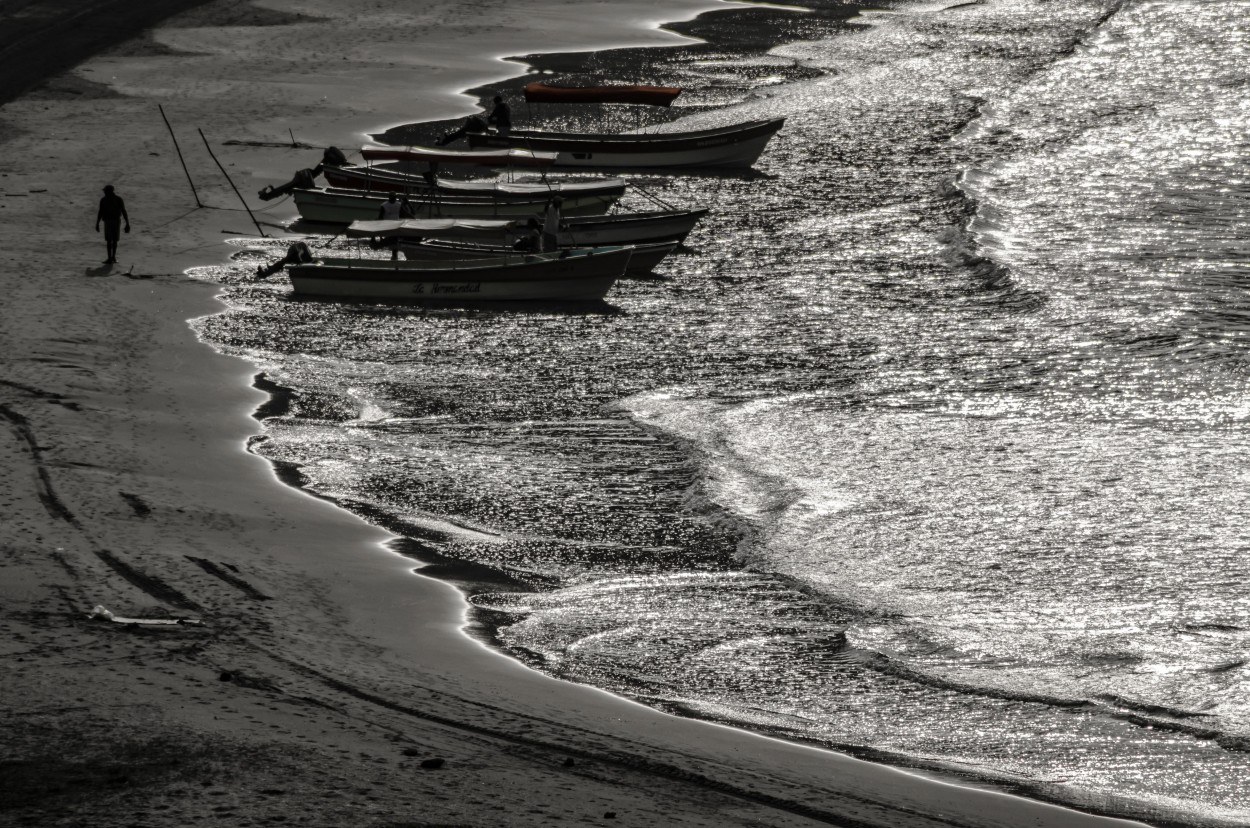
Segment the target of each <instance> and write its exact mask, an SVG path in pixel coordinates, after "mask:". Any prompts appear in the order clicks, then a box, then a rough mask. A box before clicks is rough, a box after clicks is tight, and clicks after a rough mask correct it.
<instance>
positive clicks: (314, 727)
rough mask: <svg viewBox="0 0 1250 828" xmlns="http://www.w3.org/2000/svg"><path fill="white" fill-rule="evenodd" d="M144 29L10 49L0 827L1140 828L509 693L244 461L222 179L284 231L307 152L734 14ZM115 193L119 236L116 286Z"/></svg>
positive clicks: (261, 218) (185, 15)
mask: <svg viewBox="0 0 1250 828" xmlns="http://www.w3.org/2000/svg"><path fill="white" fill-rule="evenodd" d="M132 5H135V4H132ZM137 5H139V6H142V7H144V9H146V11H147V12H148V13H149V14H148V15H147V16H144V15H140V14H138V13H136V14H135V15H134V16H133V17H132V16H127V17H125V18H123V17H119V16H118V13H117V12H116V10H115V9H114V8H113V7H111V6H110V5H108V4H99V5H98V6H93V7H92V9H91V10H90V11H89V12H88V13H84V15H83V16H82V17H80V18H76V22H75V25H76V26H78V27H82V28H81V29H75V31H78V32H80V33H83V36H82V37H78V36H77V35H76V36H75V39H74V40H73V43H74V44H75V45H73V46H72V47H71V46H70V45H69V43H70V42H69V40H66V49H65V50H62V55H63V56H64V55H65V54H68V55H70V56H71V57H72V56H75V55H76V56H77V57H80V58H82V59H83V60H84V62H82V63H78V64H77V65H75V66H74V68H73V69H71V70H70V71H68V72H65V73H63V74H51V73H55V72H57V71H59V70H60V69H62V68H64V67H62V66H60V65H58V64H57V63H55V62H49V63H47V64H41V63H38V62H36V57H37V56H38V55H40V54H41V52H42V51H43V50H45V49H46V47H47V45H48V44H49V43H56V42H57V38H58V37H59V35H57V34H55V33H49V32H48V31H47V30H41V29H39V28H37V27H32V28H30V29H29V30H24V31H29V33H30V36H29V37H25V38H24V39H19V40H18V42H17V43H16V44H15V45H14V46H11V47H9V48H8V49H7V51H6V52H4V53H3V57H4V59H5V60H7V61H16V62H17V63H23V61H25V63H23V65H30V66H42V68H41V69H40V70H39V71H40V73H41V74H42V76H43V78H44V82H43V83H42V84H39V83H36V82H35V81H34V80H32V79H31V78H30V77H28V76H19V75H17V74H11V75H10V76H9V77H10V82H9V86H8V87H5V88H4V89H0V100H4V101H6V102H5V103H3V105H2V106H0V140H2V141H3V148H4V155H5V159H4V161H3V162H0V211H2V212H0V282H2V284H3V291H4V298H3V300H0V347H2V348H3V353H4V358H3V361H2V362H0V420H3V423H4V426H5V431H4V435H5V436H4V439H3V440H0V457H2V458H3V462H4V466H5V468H6V469H7V470H8V473H7V474H6V475H4V476H3V478H2V480H0V515H2V516H3V517H2V519H0V552H2V556H0V630H2V631H3V637H2V638H0V658H2V659H3V663H4V666H5V678H4V680H3V682H0V702H2V705H0V709H2V710H3V712H2V713H0V716H2V717H3V731H2V732H3V737H2V738H0V824H3V825H64V826H71V825H93V826H112V825H131V826H183V825H189V824H193V823H197V824H218V825H231V826H235V825H261V824H281V823H287V824H296V825H304V826H344V825H353V826H355V825H360V826H364V825H377V826H435V825H447V826H450V825H474V826H500V825H508V826H530V825H533V826H538V825H551V824H554V823H563V824H574V825H586V824H595V825H598V824H610V825H638V826H643V825H647V826H654V825H677V824H680V825H691V826H699V825H705V826H733V825H742V826H747V825H755V826H760V825H765V826H790V825H793V826H801V825H839V826H903V827H904V828H906V827H907V826H937V825H943V826H951V825H959V826H1024V825H1029V826H1056V827H1058V826H1091V828H1092V826H1099V825H1105V826H1111V825H1128V824H1132V823H1127V822H1124V821H1117V820H1111V819H1106V818H1102V817H1098V816H1091V815H1085V814H1079V813H1076V812H1073V811H1069V810H1065V809H1061V808H1057V807H1054V806H1050V805H1047V804H1042V803H1037V802H1033V801H1029V800H1026V799H1021V798H1017V797H1012V796H1009V795H1006V794H1003V793H999V792H994V791H987V790H980V789H975V788H969V787H962V786H958V785H955V784H950V783H949V782H946V781H943V780H936V779H928V778H924V777H922V776H919V775H916V774H911V773H906V772H903V771H899V770H895V769H891V768H886V767H882V766H878V765H873V764H869V763H866V762H862V761H858V760H854V759H850V758H847V757H844V756H840V755H838V754H835V753H832V752H828V751H822V750H816V749H813V748H809V747H805V746H801V745H794V744H789V743H785V742H781V741H778V740H774V739H768V738H764V737H762V736H757V735H753V734H749V733H745V732H742V731H737V730H733V729H730V728H725V727H719V726H716V725H711V724H707V723H702V722H698V721H693V720H689V719H682V718H677V717H673V716H668V715H665V714H661V713H659V712H656V711H653V710H651V709H649V708H646V707H643V706H641V705H637V704H633V703H631V702H627V701H624V700H621V699H619V698H616V697H614V696H611V695H608V694H606V693H602V692H599V691H596V690H594V689H590V688H586V687H581V686H578V685H573V684H568V683H564V682H559V681H556V680H553V679H550V678H547V677H545V676H542V675H539V674H537V673H534V672H532V671H530V670H528V669H526V668H525V667H523V666H521V665H520V664H518V663H516V662H515V661H513V660H511V659H509V658H506V657H504V656H502V655H500V654H498V653H495V652H493V651H492V650H490V649H488V648H487V647H485V646H483V645H482V644H480V643H479V642H477V641H475V640H474V639H473V638H471V637H470V636H468V635H466V634H465V633H464V632H463V630H462V627H463V624H464V620H465V612H466V607H465V603H464V601H463V599H462V597H461V596H460V594H459V593H458V592H457V591H456V590H455V589H454V588H452V587H451V586H448V585H447V584H445V583H443V582H441V581H438V580H434V579H431V578H427V577H423V576H422V575H421V574H420V573H419V571H418V572H413V571H412V570H413V567H414V564H413V562H412V561H411V560H410V559H407V558H404V557H401V556H399V555H397V554H395V553H394V552H392V551H391V550H390V549H389V548H388V546H387V543H388V541H390V540H392V539H393V537H392V536H391V535H390V534H389V533H387V532H385V531H383V530H381V529H379V528H376V527H373V526H370V525H368V524H367V523H365V522H363V521H361V520H360V519H358V518H356V517H354V516H353V515H351V514H349V513H347V512H345V511H343V510H341V509H339V508H337V507H335V506H333V505H332V504H329V503H327V502H324V501H322V500H318V499H316V498H313V497H310V496H308V495H306V494H304V493H302V492H300V491H299V490H297V489H294V488H291V487H289V486H287V485H285V484H284V483H283V482H281V480H280V478H279V475H278V474H277V473H276V472H275V470H274V468H273V467H272V466H271V465H270V464H269V463H267V462H266V461H264V460H262V459H260V458H258V457H256V456H255V455H253V454H250V453H249V452H248V451H247V445H248V441H249V440H251V439H253V438H255V437H257V436H258V435H260V434H261V433H262V431H263V426H262V425H261V423H260V422H259V421H258V419H257V418H256V416H254V415H255V412H256V411H257V410H258V409H259V408H260V407H261V406H263V405H264V404H265V403H266V401H267V400H268V399H269V397H268V395H267V394H266V393H265V392H263V391H261V390H259V389H258V388H257V387H256V378H257V374H258V373H259V372H260V371H259V369H258V366H257V365H256V364H254V363H252V362H249V361H247V360H246V359H242V358H237V357H232V356H224V355H222V354H219V353H217V352H216V351H214V350H212V349H211V348H209V347H208V346H207V345H205V344H203V343H201V342H200V341H199V340H198V339H197V338H196V337H195V335H194V333H193V332H192V330H191V328H190V326H189V325H188V320H191V319H194V318H196V317H200V316H204V315H209V314H213V313H216V312H218V311H219V310H220V309H221V307H222V306H221V303H220V302H219V301H218V300H217V299H216V298H215V296H214V294H215V288H214V287H213V286H212V285H210V284H207V283H205V282H202V281H197V280H195V279H193V278H190V277H188V276H187V275H186V273H185V271H187V270H188V269H190V268H195V267H205V266H211V265H214V264H219V263H222V262H225V261H227V260H228V259H229V257H230V255H231V254H232V253H234V252H236V251H237V250H238V249H239V246H238V245H237V244H235V245H232V244H229V243H228V242H230V241H232V240H233V241H236V242H237V241H238V240H240V239H245V238H248V237H255V236H256V235H257V234H256V224H255V223H254V222H253V217H252V216H250V215H249V213H248V212H247V211H246V210H245V209H244V207H243V205H242V204H241V203H240V200H239V198H238V197H237V196H236V193H235V187H237V188H238V191H239V192H241V193H242V196H243V198H244V199H245V200H246V201H247V203H248V206H249V207H251V209H252V210H254V211H256V212H255V221H256V222H258V223H259V225H260V226H261V227H262V228H263V229H264V231H265V233H266V234H271V235H280V234H281V227H282V225H283V223H284V222H286V221H288V220H289V219H290V218H291V217H292V216H293V214H294V213H293V209H292V207H291V206H290V204H289V203H278V204H274V205H266V204H264V203H262V202H259V201H258V200H257V199H256V197H255V193H256V191H257V190H258V189H259V188H260V187H262V186H264V185H266V184H276V183H281V182H283V181H285V180H287V178H289V176H290V173H292V172H294V171H295V170H296V169H299V168H301V167H306V166H311V165H312V164H314V163H316V160H317V158H318V156H319V149H318V148H320V147H324V146H329V145H337V146H342V147H355V146H359V144H361V143H363V142H364V141H365V140H367V136H368V135H369V134H370V133H375V132H380V131H383V130H385V129H386V128H388V127H392V126H397V125H400V124H405V123H411V122H414V121H436V120H445V119H452V118H460V117H463V116H465V115H468V114H473V113H474V112H477V111H478V100H477V97H476V96H473V95H467V94H464V90H468V89H473V88H478V87H482V86H483V85H485V84H490V83H495V82H504V81H507V80H508V79H510V78H515V77H516V76H518V75H519V74H522V73H523V72H524V71H525V68H524V66H522V65H520V64H517V63H515V62H508V61H506V60H504V58H505V57H506V56H509V55H520V54H530V53H536V52H544V51H565V52H576V51H582V50H588V49H593V48H605V47H608V46H662V45H674V46H676V45H680V44H681V43H682V42H683V39H682V38H681V37H679V36H677V35H675V34H672V33H670V32H666V31H663V30H660V29H659V28H657V26H658V24H659V23H660V22H663V21H664V20H674V19H680V18H687V19H688V18H690V17H693V16H695V15H697V14H699V13H702V12H706V11H710V10H713V9H719V10H721V12H718V13H723V10H724V9H725V8H726V6H724V5H723V4H720V3H717V2H712V0H697V2H696V1H695V0H688V1H686V2H678V3H673V2H669V3H659V2H643V1H641V0H640V1H639V2H632V3H629V4H627V6H626V7H624V8H622V4H608V3H603V4H587V3H572V2H563V0H531V2H526V3H524V4H515V3H514V4H506V3H502V2H496V0H478V1H477V2H472V3H451V2H442V0H437V1H436V2H431V3H426V4H422V5H421V6H420V7H419V8H420V10H419V11H414V10H413V9H412V8H411V4H406V3H402V2H398V1H397V0H384V2H380V3H378V4H375V8H373V9H372V11H371V13H370V14H369V16H368V17H367V18H363V17H360V16H357V14H356V13H355V12H348V11H344V10H343V9H342V7H341V6H340V5H338V4H333V3H330V2H328V0H292V1H291V2H284V3H283V2H278V3H266V4H264V5H260V4H255V5H254V4H252V3H248V2H241V1H240V0H217V2H209V3H199V2H181V3H165V4H160V3H154V2H153V3H140V4H137ZM56 6H57V4H55V3H52V2H46V3H34V4H9V3H5V4H0V15H9V16H13V19H18V17H19V16H21V17H22V18H23V19H28V20H29V19H31V17H32V15H33V14H34V12H35V11H40V12H42V13H44V14H46V15H52V14H54V13H55V12H56V11H57V8H56ZM174 7H178V8H179V9H182V11H180V13H179V14H177V15H174V16H172V17H169V18H168V19H166V20H164V21H163V22H162V23H161V24H160V26H159V27H158V28H157V29H155V30H147V29H145V27H147V26H150V25H152V24H153V23H155V22H156V20H157V19H158V18H159V14H157V13H155V12H154V11H153V10H154V9H158V8H159V9H162V10H165V11H169V10H172V9H173V8H174ZM574 9H575V10H576V12H575V13H574V11H572V10H574ZM570 20H575V21H584V22H581V23H577V24H569V23H568V21H570ZM553 21H561V22H562V25H561V26H559V30H560V34H559V35H558V36H552V35H551V34H550V30H551V29H552V28H553V25H552V23H553ZM100 27H105V28H109V31H110V34H109V37H108V40H109V41H110V42H111V44H112V45H110V46H109V47H108V48H107V49H105V50H104V51H102V52H98V53H97V50H98V49H99V48H100V47H101V44H100V42H99V41H98V40H96V39H93V38H91V37H86V36H85V34H86V33H91V32H95V33H98V32H99V31H100ZM75 50H78V51H77V52H75ZM158 107H159V108H158ZM162 109H163V110H164V114H165V115H166V116H167V117H168V119H169V123H170V124H171V125H172V127H173V132H174V135H175V136H176V138H177V141H178V145H179V147H180V149H181V153H182V159H183V161H185V165H186V170H185V172H184V169H183V163H182V162H181V161H180V159H179V153H178V151H177V150H176V149H175V146H174V143H173V140H171V135H170V132H169V130H168V129H167V126H166V123H165V120H164V119H163V118H162V111H161V110H162ZM201 131H202V136H203V137H202V136H201ZM292 141H295V142H299V143H300V144H302V145H304V146H302V147H292V146H290V143H291V142H292ZM206 145H207V146H206ZM209 148H211V150H212V152H213V154H214V155H215V156H216V158H217V159H218V160H219V161H220V163H221V165H222V167H224V169H225V171H226V172H228V174H229V176H230V181H227V180H226V178H225V176H223V174H222V170H221V169H219V168H218V166H217V163H216V162H215V161H214V159H213V158H212V157H211V156H210V155H209V152H208V149H209ZM188 178H189V179H190V183H189V181H188ZM108 183H111V184H113V185H115V186H116V188H117V192H118V194H119V195H120V196H122V197H123V198H124V199H125V201H126V205H127V208H128V211H129V216H130V221H131V225H132V232H131V233H129V234H127V235H123V236H122V239H121V243H120V251H119V263H118V264H117V265H113V266H108V265H104V264H101V262H102V260H103V259H104V244H103V237H102V236H101V235H99V234H97V233H95V232H94V223H93V219H94V217H95V212H96V205H97V202H98V199H99V197H100V189H101V187H102V186H103V185H104V184H108ZM192 184H193V186H194V191H193V190H192ZM197 202H198V204H197ZM198 205H203V206H198ZM97 606H99V607H104V608H106V609H107V610H108V611H109V612H111V613H112V614H113V615H114V616H115V618H121V619H125V618H133V619H144V620H146V621H148V622H156V621H162V620H163V621H166V622H169V623H144V624H128V623H117V622H116V620H114V621H109V620H105V619H101V618H89V615H90V614H91V613H92V611H93V609H94V608H95V607H97ZM179 622H181V623H179Z"/></svg>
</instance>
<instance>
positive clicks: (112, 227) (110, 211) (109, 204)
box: [95, 184, 130, 264]
mask: <svg viewBox="0 0 1250 828" xmlns="http://www.w3.org/2000/svg"><path fill="white" fill-rule="evenodd" d="M122 219H125V221H126V232H127V233H129V232H130V216H128V215H127V214H126V202H124V201H122V198H121V196H119V195H117V194H116V193H114V192H113V185H112V184H106V185H105V186H104V197H103V198H101V199H100V209H99V211H97V212H96V214H95V231H96V232H97V233H99V232H100V222H104V244H105V246H106V247H107V249H108V258H107V259H105V260H104V263H105V264H117V242H118V240H119V239H120V238H121V225H122Z"/></svg>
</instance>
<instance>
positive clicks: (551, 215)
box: [543, 196, 564, 253]
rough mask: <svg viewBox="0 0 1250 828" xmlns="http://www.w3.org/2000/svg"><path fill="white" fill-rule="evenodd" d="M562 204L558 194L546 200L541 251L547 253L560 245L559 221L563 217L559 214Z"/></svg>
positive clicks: (562, 200)
mask: <svg viewBox="0 0 1250 828" xmlns="http://www.w3.org/2000/svg"><path fill="white" fill-rule="evenodd" d="M562 204H564V199H562V198H560V196H553V197H552V198H551V200H549V201H548V202H547V212H546V214H545V215H544V216H543V252H544V253H548V252H550V251H552V250H555V249H556V248H557V247H559V246H560V223H561V221H563V218H562V217H561V215H560V206H561V205H562Z"/></svg>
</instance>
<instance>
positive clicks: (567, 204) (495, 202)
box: [291, 187, 619, 224]
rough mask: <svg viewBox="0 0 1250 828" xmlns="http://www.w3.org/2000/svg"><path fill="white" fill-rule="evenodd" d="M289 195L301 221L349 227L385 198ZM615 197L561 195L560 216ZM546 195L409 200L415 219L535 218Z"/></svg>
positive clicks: (591, 212)
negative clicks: (348, 225) (510, 197)
mask: <svg viewBox="0 0 1250 828" xmlns="http://www.w3.org/2000/svg"><path fill="white" fill-rule="evenodd" d="M291 195H292V196H293V198H294V201H295V209H296V210H298V211H299V214H300V217H302V218H303V219H304V220H305V221H312V222H318V223H324V224H350V223H351V222H353V221H359V220H364V221H367V220H370V219H375V218H377V217H378V213H379V211H380V210H381V208H382V203H383V202H385V201H386V197H384V196H381V195H371V194H369V193H366V192H362V191H360V190H343V189H337V188H332V187H326V188H314V189H297V190H292V191H291ZM618 198H619V196H614V195H594V194H592V195H582V194H572V195H568V196H561V199H562V204H561V206H560V210H561V213H562V214H563V215H566V216H598V215H603V214H604V213H606V212H607V211H608V209H609V208H610V207H611V206H612V205H613V204H615V203H616V201H617V200H618ZM548 199H549V196H545V195H544V196H534V197H533V198H528V199H526V198H519V197H518V198H512V199H497V198H491V197H488V196H467V195H466V196H456V195H441V194H440V195H437V196H431V197H428V198H412V199H411V200H410V203H411V205H412V209H413V214H414V216H416V217H417V218H423V217H425V218H431V217H436V216H451V217H464V218H469V217H476V218H500V217H502V218H507V217H514V218H515V217H518V216H527V217H528V216H536V215H539V214H541V213H542V212H543V211H544V210H545V209H546V207H547V201H548Z"/></svg>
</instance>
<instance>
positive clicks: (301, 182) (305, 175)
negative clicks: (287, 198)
mask: <svg viewBox="0 0 1250 828" xmlns="http://www.w3.org/2000/svg"><path fill="white" fill-rule="evenodd" d="M331 149H333V147H331ZM319 175H321V165H320V164H318V165H317V166H316V167H314V168H313V169H311V170H300V171H299V172H297V173H295V176H294V177H293V178H292V179H291V180H290V181H288V182H287V183H285V184H283V185H281V186H279V187H274V186H267V187H265V188H264V189H263V190H261V191H260V192H259V193H257V195H258V196H260V200H261V201H273V200H274V199H275V198H279V197H281V196H284V195H287V194H288V193H290V192H291V190H311V189H312V188H313V187H316V186H317V182H316V178H317V176H319Z"/></svg>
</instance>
